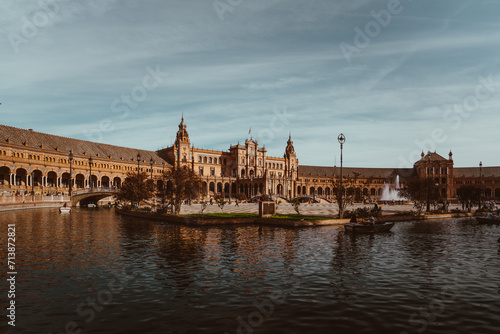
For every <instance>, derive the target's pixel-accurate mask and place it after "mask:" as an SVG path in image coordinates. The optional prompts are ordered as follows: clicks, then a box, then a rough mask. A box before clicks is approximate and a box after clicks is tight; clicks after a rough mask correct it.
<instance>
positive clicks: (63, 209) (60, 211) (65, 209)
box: [59, 206, 71, 213]
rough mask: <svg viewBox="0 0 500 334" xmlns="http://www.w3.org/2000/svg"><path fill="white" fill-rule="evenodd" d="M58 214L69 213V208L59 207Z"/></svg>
mask: <svg viewBox="0 0 500 334" xmlns="http://www.w3.org/2000/svg"><path fill="white" fill-rule="evenodd" d="M59 213H71V208H70V207H69V206H61V207H60V208H59Z"/></svg>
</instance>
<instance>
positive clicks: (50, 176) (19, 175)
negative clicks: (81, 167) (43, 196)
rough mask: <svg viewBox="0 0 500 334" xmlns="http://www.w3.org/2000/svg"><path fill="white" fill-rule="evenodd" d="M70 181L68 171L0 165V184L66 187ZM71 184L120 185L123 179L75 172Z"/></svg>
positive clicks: (81, 185)
mask: <svg viewBox="0 0 500 334" xmlns="http://www.w3.org/2000/svg"><path fill="white" fill-rule="evenodd" d="M69 182H70V174H69V172H63V173H61V174H60V175H59V174H58V173H57V172H54V171H49V172H47V173H43V172H42V171H41V170H38V169H35V170H32V171H31V172H28V170H26V169H25V168H17V169H16V170H15V172H14V173H12V170H11V169H10V168H9V167H6V166H3V167H0V184H1V185H5V186H27V187H61V188H68V187H69ZM72 182H73V184H72V186H73V187H75V188H85V187H88V186H90V183H92V186H95V187H112V186H114V187H120V186H121V184H122V182H123V179H122V178H121V177H119V176H116V177H113V176H106V175H104V176H101V177H98V176H97V175H92V178H89V177H88V176H86V175H83V174H82V173H75V174H74V175H73V178H72Z"/></svg>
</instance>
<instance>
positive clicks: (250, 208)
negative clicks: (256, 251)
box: [181, 203, 458, 216]
mask: <svg viewBox="0 0 500 334" xmlns="http://www.w3.org/2000/svg"><path fill="white" fill-rule="evenodd" d="M362 207H368V208H372V207H373V204H355V205H353V206H349V207H348V208H347V209H348V210H352V209H353V208H362ZM380 207H381V208H382V214H393V213H396V212H398V211H411V210H415V209H414V208H413V205H410V204H407V205H381V206H380ZM456 208H458V205H451V206H450V210H451V209H456ZM431 209H433V207H431ZM299 210H300V213H301V214H303V215H313V216H336V215H338V208H337V205H336V204H330V203H327V204H322V203H315V204H301V205H300V207H299ZM200 211H201V204H193V205H183V206H182V207H181V214H193V213H200ZM220 212H225V213H234V212H242V213H259V206H258V204H257V203H243V204H239V206H235V204H234V203H231V204H226V205H225V206H224V211H222V210H221V209H220V208H219V207H218V206H217V205H216V204H215V203H214V205H207V208H206V209H205V211H204V213H220ZM277 213H279V214H295V213H296V212H295V210H294V209H293V206H292V205H291V204H289V203H282V204H279V205H278V209H277Z"/></svg>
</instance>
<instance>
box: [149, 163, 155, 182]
mask: <svg viewBox="0 0 500 334" xmlns="http://www.w3.org/2000/svg"><path fill="white" fill-rule="evenodd" d="M149 164H150V165H151V180H152V179H153V164H154V160H153V158H151V160H149Z"/></svg>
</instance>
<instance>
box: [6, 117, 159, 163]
mask: <svg viewBox="0 0 500 334" xmlns="http://www.w3.org/2000/svg"><path fill="white" fill-rule="evenodd" d="M8 140H10V144H13V145H18V146H24V147H28V148H33V149H43V150H45V151H51V150H53V151H54V154H57V153H67V154H69V152H70V151H71V150H73V154H75V155H84V154H86V155H87V156H89V157H97V156H99V158H102V159H115V160H121V158H123V160H124V161H127V160H128V161H132V160H134V161H135V160H136V159H137V153H139V154H140V155H141V159H142V160H143V161H145V162H149V161H150V160H151V159H153V161H155V162H156V163H160V164H161V163H162V162H163V161H164V160H163V159H162V158H160V157H159V156H158V154H157V153H156V152H154V151H147V150H140V149H135V148H128V147H121V146H114V145H108V144H101V143H95V142H90V141H85V140H80V139H73V138H66V137H61V136H56V135H50V134H46V133H41V132H36V131H33V130H25V129H19V128H15V127H11V126H7V125H0V142H2V143H7V142H8ZM58 150H59V151H58Z"/></svg>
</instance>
